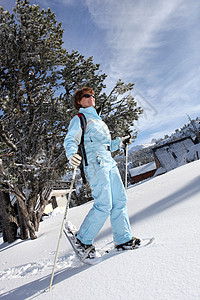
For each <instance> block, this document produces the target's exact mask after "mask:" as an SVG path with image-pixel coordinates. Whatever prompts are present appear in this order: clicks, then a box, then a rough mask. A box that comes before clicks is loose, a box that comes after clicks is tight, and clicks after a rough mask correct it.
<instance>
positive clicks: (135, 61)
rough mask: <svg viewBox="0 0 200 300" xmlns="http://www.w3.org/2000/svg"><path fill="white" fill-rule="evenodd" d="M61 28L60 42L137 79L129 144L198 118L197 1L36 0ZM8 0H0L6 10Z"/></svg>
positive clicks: (111, 80) (117, 74)
mask: <svg viewBox="0 0 200 300" xmlns="http://www.w3.org/2000/svg"><path fill="white" fill-rule="evenodd" d="M29 2H30V4H33V3H35V4H38V5H39V6H40V7H41V8H47V7H50V8H51V10H52V11H54V12H55V14H56V19H57V21H58V22H61V23H62V26H63V28H64V47H65V48H66V49H67V50H68V51H69V52H71V50H72V49H75V50H77V51H78V52H79V53H81V54H83V55H84V56H85V57H89V56H93V59H94V62H95V63H100V66H101V70H102V71H103V72H105V73H106V74H107V75H108V78H107V80H106V84H107V91H108V92H109V91H110V90H111V89H112V87H113V86H114V84H115V83H116V81H117V80H118V79H119V78H121V79H122V80H123V81H125V82H132V83H135V88H134V90H133V92H132V93H133V95H134V97H135V99H136V100H137V101H138V103H139V104H140V105H141V106H142V107H143V108H144V115H143V116H142V117H141V118H140V119H139V121H138V122H137V123H136V124H135V127H136V129H137V130H138V138H137V140H136V142H135V144H140V143H146V142H150V141H151V140H152V139H153V138H160V137H164V135H165V134H171V133H172V132H173V131H174V130H175V129H177V128H180V127H182V126H183V125H184V124H186V123H188V118H187V116H186V114H189V115H190V117H191V118H196V117H197V116H200V55H199V49H200V1H199V0H190V1H188V0H168V1H163V0H34V1H32V0H31V1H29ZM14 4H15V1H14V0H9V1H8V0H0V5H1V6H3V7H4V9H8V10H9V11H11V9H12V7H13V6H14Z"/></svg>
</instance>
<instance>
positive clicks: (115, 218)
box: [77, 164, 132, 245]
mask: <svg viewBox="0 0 200 300" xmlns="http://www.w3.org/2000/svg"><path fill="white" fill-rule="evenodd" d="M89 165H90V164H89ZM87 168H88V169H87V170H86V171H85V173H86V177H87V179H88V181H89V183H90V186H91V190H92V196H93V198H94V204H93V207H92V208H91V210H90V211H89V213H88V214H87V216H86V217H85V219H84V221H83V223H82V225H81V227H80V230H79V232H78V235H77V238H78V239H79V240H80V241H81V242H82V243H84V244H93V241H94V239H95V237H96V235H97V234H98V232H99V231H100V229H101V228H102V226H103V224H104V223H105V221H106V219H107V218H108V217H109V216H110V221H111V228H112V233H113V239H114V243H115V244H116V245H120V244H123V243H126V242H128V241H129V240H131V238H132V234H131V229H130V223H129V218H128V213H127V206H126V203H127V196H126V191H125V188H124V185H123V183H122V180H121V176H120V174H119V170H118V168H117V166H116V164H112V165H111V167H110V168H107V167H104V166H103V167H101V166H100V165H99V166H98V164H95V165H94V164H93V165H92V166H90V167H89V166H88V167H87Z"/></svg>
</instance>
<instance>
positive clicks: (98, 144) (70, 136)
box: [64, 106, 120, 161]
mask: <svg viewBox="0 0 200 300" xmlns="http://www.w3.org/2000/svg"><path fill="white" fill-rule="evenodd" d="M79 112H80V113H83V114H84V115H85V117H86V120H87V126H86V131H85V134H84V146H85V150H86V155H87V160H88V161H96V160H98V159H99V160H100V161H101V160H102V159H103V158H104V160H110V159H112V158H111V153H110V152H113V151H116V150H117V149H118V148H119V145H120V139H119V138H116V139H115V140H111V135H110V131H109V129H108V127H107V125H106V124H105V123H104V122H103V121H102V119H101V117H100V116H99V115H98V114H97V112H96V109H95V108H94V107H92V106H90V107H88V108H80V110H79ZM81 135H82V129H81V122H80V118H79V117H78V116H77V115H76V116H75V117H74V118H73V119H72V120H71V122H70V124H69V128H68V133H67V135H66V137H65V140H64V147H65V150H66V155H67V157H69V156H71V155H72V154H74V153H77V150H78V145H79V144H80V140H81ZM109 148H110V150H111V151H108V149H109Z"/></svg>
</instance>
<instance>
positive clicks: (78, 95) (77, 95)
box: [74, 86, 94, 110]
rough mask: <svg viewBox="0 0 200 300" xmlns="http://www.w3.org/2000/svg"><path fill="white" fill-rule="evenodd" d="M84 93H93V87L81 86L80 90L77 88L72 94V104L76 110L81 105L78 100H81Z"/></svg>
mask: <svg viewBox="0 0 200 300" xmlns="http://www.w3.org/2000/svg"><path fill="white" fill-rule="evenodd" d="M85 93H90V94H92V95H94V91H93V89H91V88H89V87H86V86H84V87H82V88H81V89H80V90H77V91H76V92H75V94H74V106H75V108H76V109H77V110H79V108H80V107H81V104H80V103H79V102H80V101H81V99H82V97H83V95H84V94H85Z"/></svg>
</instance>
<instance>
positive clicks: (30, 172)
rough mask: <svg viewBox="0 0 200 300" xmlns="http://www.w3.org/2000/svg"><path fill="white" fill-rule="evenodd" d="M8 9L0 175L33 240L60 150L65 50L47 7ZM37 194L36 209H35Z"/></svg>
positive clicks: (0, 42)
mask: <svg viewBox="0 0 200 300" xmlns="http://www.w3.org/2000/svg"><path fill="white" fill-rule="evenodd" d="M14 13H15V14H12V15H10V14H9V12H8V11H3V8H1V10H0V22H1V29H0V54H1V55H0V65H1V68H0V83H1V85H0V94H1V96H0V104H1V107H2V115H1V118H0V126H1V127H0V129H1V130H0V138H1V153H2V154H1V156H2V157H3V165H4V170H5V172H4V176H3V180H4V183H5V182H6V184H7V185H6V186H7V192H9V193H12V194H14V195H15V196H16V198H17V200H18V203H19V215H20V216H21V218H20V220H21V224H19V225H20V228H21V237H22V238H27V237H28V232H29V234H30V237H31V238H32V239H33V238H36V235H35V230H37V229H38V225H39V221H40V218H41V214H42V212H43V210H44V207H45V200H46V199H43V197H42V195H43V190H44V188H45V185H46V183H47V181H48V180H49V179H51V178H52V176H57V174H56V170H55V169H54V168H53V167H52V164H53V161H54V160H55V158H56V157H57V156H58V155H59V154H60V152H61V137H62V135H63V134H62V130H61V126H62V125H61V124H60V122H59V121H60V119H61V120H62V117H61V113H60V112H59V99H56V98H55V97H54V90H55V88H56V86H57V81H58V79H59V74H58V70H57V69H58V67H59V66H60V65H62V64H64V62H65V61H66V50H65V49H63V48H62V44H63V41H62V34H63V30H62V29H61V24H57V21H56V20H55V14H53V13H52V12H51V11H50V9H48V10H46V11H45V10H42V11H41V12H40V10H39V6H36V5H32V6H31V5H29V3H28V1H21V0H18V1H17V2H16V6H15V8H14ZM59 143H60V144H59ZM4 190H5V188H4ZM5 192H6V191H5ZM38 195H40V198H41V209H40V210H39V211H37V212H35V210H34V209H35V206H36V203H37V200H38ZM20 220H19V222H20ZM22 224H23V226H22ZM22 228H23V230H22Z"/></svg>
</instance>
